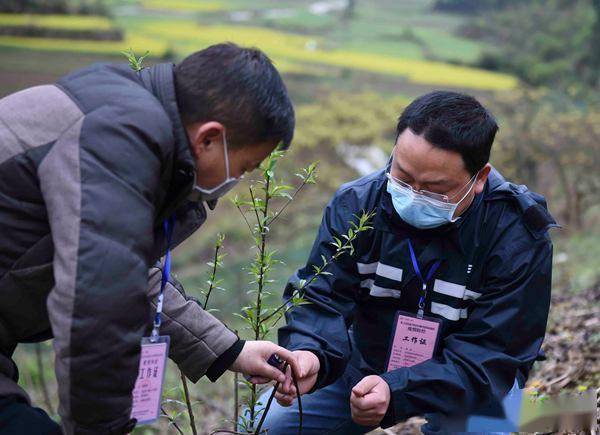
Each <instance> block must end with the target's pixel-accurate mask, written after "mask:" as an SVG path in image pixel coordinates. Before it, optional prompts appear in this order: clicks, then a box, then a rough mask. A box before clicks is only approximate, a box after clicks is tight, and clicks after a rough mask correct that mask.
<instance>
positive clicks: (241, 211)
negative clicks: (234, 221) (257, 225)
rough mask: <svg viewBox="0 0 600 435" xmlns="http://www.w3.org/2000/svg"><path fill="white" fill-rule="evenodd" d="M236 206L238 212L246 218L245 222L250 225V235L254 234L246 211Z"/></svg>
mask: <svg viewBox="0 0 600 435" xmlns="http://www.w3.org/2000/svg"><path fill="white" fill-rule="evenodd" d="M235 206H236V208H237V209H238V211H239V212H240V214H241V215H242V217H243V218H244V221H245V222H246V225H248V229H249V230H250V234H253V233H254V230H253V229H252V227H251V226H250V222H248V219H247V218H246V215H245V214H244V211H243V210H242V208H241V207H240V206H239V205H238V204H235Z"/></svg>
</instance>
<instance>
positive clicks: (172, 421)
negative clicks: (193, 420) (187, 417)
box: [160, 406, 183, 435]
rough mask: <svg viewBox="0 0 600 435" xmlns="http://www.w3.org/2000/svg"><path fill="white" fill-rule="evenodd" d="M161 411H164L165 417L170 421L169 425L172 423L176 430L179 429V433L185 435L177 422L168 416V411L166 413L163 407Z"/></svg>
mask: <svg viewBox="0 0 600 435" xmlns="http://www.w3.org/2000/svg"><path fill="white" fill-rule="evenodd" d="M160 410H161V411H162V413H163V415H164V416H165V417H167V419H168V420H169V423H171V424H172V425H173V427H174V428H175V429H177V432H179V433H180V434H181V435H183V431H182V430H181V428H180V427H179V425H178V424H177V423H176V422H175V420H173V419H172V418H171V416H170V415H169V414H167V411H165V408H164V407H162V406H161V407H160Z"/></svg>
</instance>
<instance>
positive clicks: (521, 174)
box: [492, 89, 600, 230]
mask: <svg viewBox="0 0 600 435" xmlns="http://www.w3.org/2000/svg"><path fill="white" fill-rule="evenodd" d="M494 101H495V103H494V104H495V106H496V107H495V109H496V110H495V111H496V113H497V115H498V116H499V118H500V126H501V127H500V132H499V135H498V140H497V143H496V145H495V146H494V148H495V149H494V150H493V158H492V162H493V163H494V164H495V165H497V166H498V167H499V168H500V169H501V171H502V172H503V173H504V175H505V176H506V177H507V178H509V179H510V180H511V181H516V182H519V183H524V184H527V185H529V186H530V187H531V188H533V189H534V190H537V191H539V192H540V193H543V194H544V195H545V196H546V197H547V199H548V201H549V204H550V209H551V211H552V212H554V213H556V215H557V218H558V219H559V221H560V223H561V224H562V225H564V226H565V228H566V229H570V230H580V229H582V228H584V227H585V226H586V225H585V224H586V218H587V217H588V214H589V212H593V211H594V210H597V207H596V206H597V205H598V204H599V203H600V171H598V167H600V110H598V108H594V107H590V106H585V105H582V104H581V103H579V104H578V103H574V102H573V101H571V100H570V99H569V98H568V97H564V96H563V97H560V96H557V94H555V93H551V92H549V91H548V90H539V89H538V90H526V89H523V90H519V91H515V92H513V93H504V94H501V95H497V96H496V97H495V98H494ZM590 224H592V225H593V224H594V223H593V218H591V217H590Z"/></svg>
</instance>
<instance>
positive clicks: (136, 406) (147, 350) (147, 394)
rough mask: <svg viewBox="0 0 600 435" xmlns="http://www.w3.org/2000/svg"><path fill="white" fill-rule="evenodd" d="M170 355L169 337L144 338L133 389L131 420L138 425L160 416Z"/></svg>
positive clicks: (152, 420) (150, 421)
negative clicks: (134, 420) (135, 421)
mask: <svg viewBox="0 0 600 435" xmlns="http://www.w3.org/2000/svg"><path fill="white" fill-rule="evenodd" d="M168 355H169V336H158V337H157V338H156V339H155V340H153V341H151V340H150V337H144V338H142V352H141V357H140V366H139V370H138V377H137V379H136V381H135V387H134V388H133V407H132V409H131V418H135V419H136V420H137V421H138V424H148V423H152V422H154V421H155V420H156V419H157V418H158V417H159V415H160V400H161V397H162V387H163V381H164V378H165V371H166V370H165V369H166V366H167V356H168Z"/></svg>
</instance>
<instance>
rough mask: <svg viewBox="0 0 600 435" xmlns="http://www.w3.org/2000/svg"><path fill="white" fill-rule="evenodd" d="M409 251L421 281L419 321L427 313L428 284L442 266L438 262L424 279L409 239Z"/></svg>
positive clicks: (440, 262) (438, 261) (439, 261)
mask: <svg viewBox="0 0 600 435" xmlns="http://www.w3.org/2000/svg"><path fill="white" fill-rule="evenodd" d="M408 249H409V250H410V259H411V260H412V264H413V269H414V270H415V273H416V274H417V276H418V277H419V279H420V280H421V285H422V287H421V297H420V298H419V311H417V317H418V318H419V319H422V318H423V314H424V312H425V298H426V297H427V283H428V282H429V280H430V279H431V278H432V277H433V274H434V273H435V272H436V271H437V270H438V267H440V264H442V261H441V260H437V261H436V262H435V263H433V265H432V266H431V267H430V268H429V272H427V276H426V277H425V279H423V275H422V274H421V269H419V263H418V262H417V256H416V255H415V250H414V249H413V245H412V243H411V241H410V239H408Z"/></svg>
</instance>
